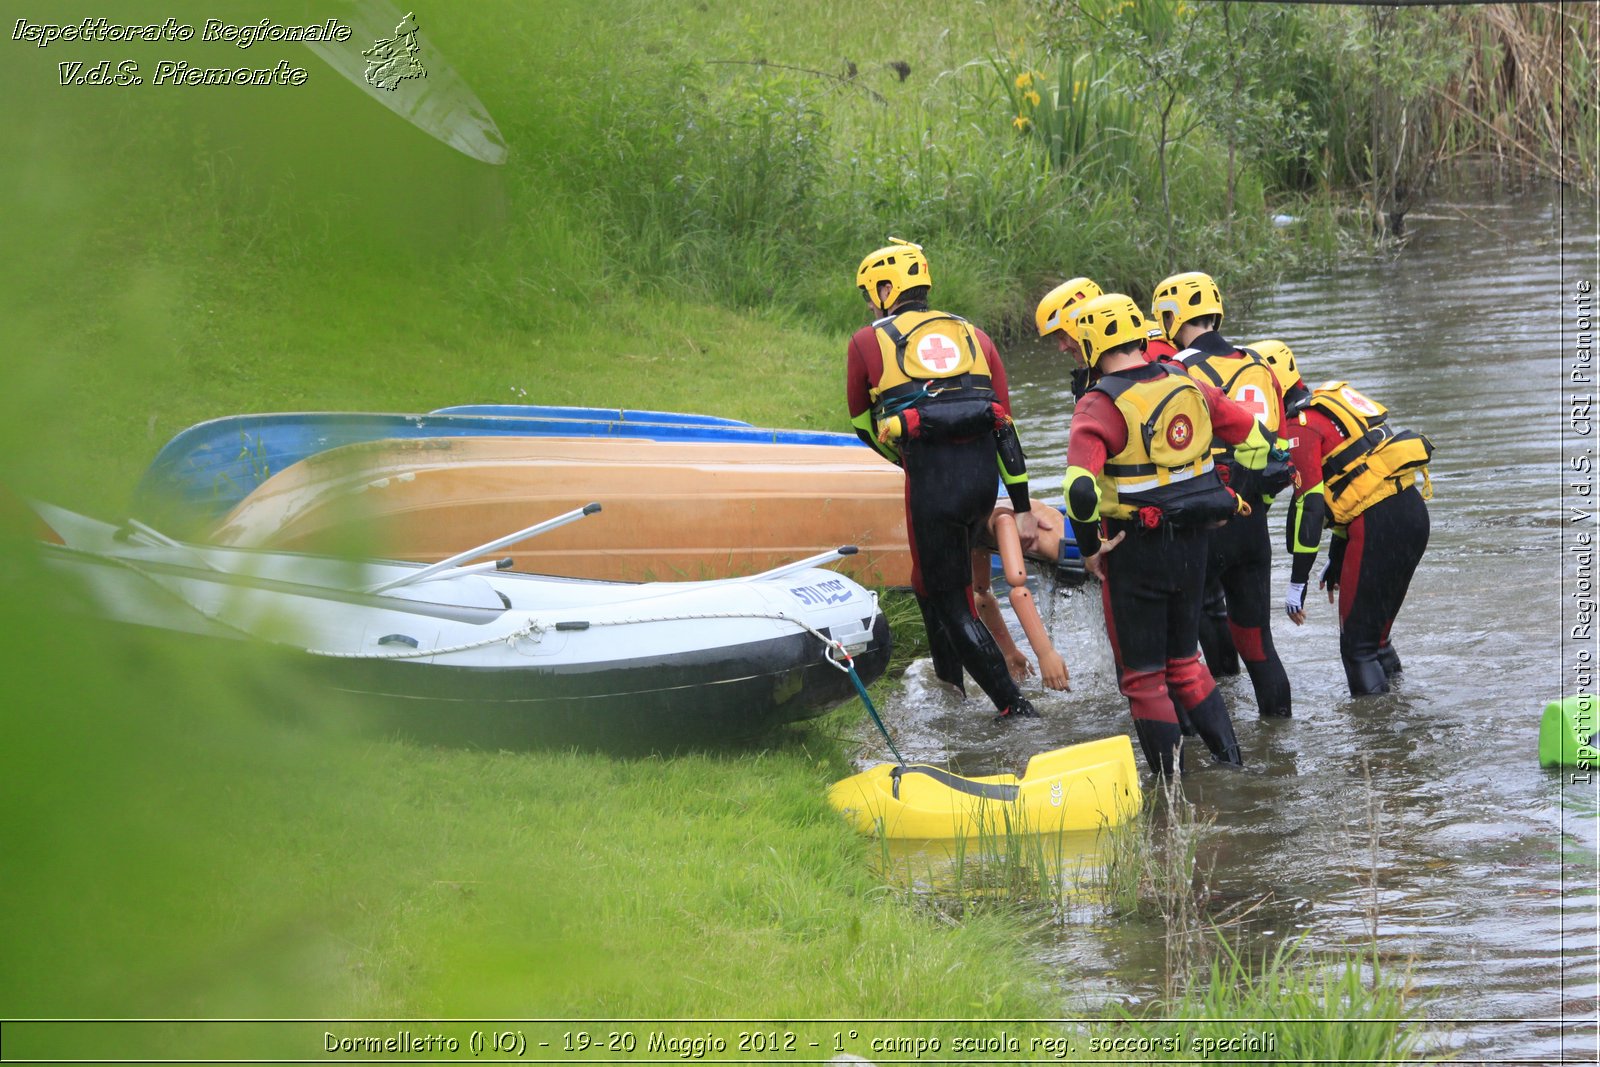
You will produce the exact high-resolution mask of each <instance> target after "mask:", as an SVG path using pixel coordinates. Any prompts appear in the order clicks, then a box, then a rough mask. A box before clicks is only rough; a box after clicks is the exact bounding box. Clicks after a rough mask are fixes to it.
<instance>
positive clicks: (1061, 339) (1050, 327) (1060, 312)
mask: <svg viewBox="0 0 1600 1067" xmlns="http://www.w3.org/2000/svg"><path fill="white" fill-rule="evenodd" d="M1099 295H1101V289H1100V286H1099V285H1097V284H1095V282H1094V280H1093V279H1090V278H1073V279H1072V280H1070V281H1065V282H1062V283H1061V284H1060V285H1058V286H1056V287H1055V288H1054V289H1052V290H1050V291H1049V292H1048V293H1046V294H1044V299H1042V300H1040V301H1039V306H1038V307H1037V308H1035V309H1034V312H1033V321H1034V324H1035V325H1036V326H1038V327H1039V336H1040V337H1049V336H1050V335H1051V334H1055V336H1056V346H1057V347H1058V348H1060V349H1061V351H1063V352H1065V353H1067V354H1068V355H1070V356H1071V357H1072V359H1073V362H1074V364H1076V366H1075V367H1074V369H1073V371H1072V397H1073V399H1074V400H1076V399H1077V398H1078V397H1080V396H1082V395H1083V393H1084V390H1086V389H1088V388H1089V368H1088V367H1086V366H1084V364H1083V351H1082V350H1081V349H1079V348H1078V339H1077V338H1076V337H1074V336H1073V334H1072V320H1073V319H1075V318H1076V317H1077V314H1078V309H1079V308H1081V307H1082V306H1083V304H1084V302H1085V301H1087V300H1093V299H1094V298H1095V297H1097V296H1099Z"/></svg>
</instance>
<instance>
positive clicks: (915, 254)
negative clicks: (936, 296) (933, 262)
mask: <svg viewBox="0 0 1600 1067" xmlns="http://www.w3.org/2000/svg"><path fill="white" fill-rule="evenodd" d="M889 240H890V241H892V242H894V243H893V244H890V245H886V246H885V247H883V248H880V249H878V250H877V251H876V252H873V253H871V254H870V255H868V256H867V258H866V259H863V260H862V261H861V266H859V267H857V268H856V287H857V288H859V289H860V290H861V295H862V296H864V297H866V299H867V303H869V304H871V305H872V306H873V307H875V308H877V309H878V310H879V311H882V312H886V313H887V312H888V310H889V309H890V308H892V307H894V305H895V301H897V300H899V299H900V294H902V293H904V292H905V291H906V290H907V289H915V288H916V287H917V286H919V285H932V284H933V275H932V274H931V273H930V272H929V270H928V257H927V256H925V255H923V254H922V246H921V245H915V244H912V243H911V242H910V241H902V240H901V239H900V238H898V237H891V238H889ZM879 282H888V283H889V296H888V299H887V300H884V301H882V302H880V301H879V300H878V283H879Z"/></svg>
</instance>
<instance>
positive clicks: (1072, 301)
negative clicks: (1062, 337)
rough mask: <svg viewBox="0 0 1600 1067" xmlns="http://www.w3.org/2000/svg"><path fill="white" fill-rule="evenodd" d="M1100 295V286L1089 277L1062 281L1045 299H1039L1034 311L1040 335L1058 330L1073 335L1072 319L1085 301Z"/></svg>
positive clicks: (1046, 335) (1047, 334)
mask: <svg viewBox="0 0 1600 1067" xmlns="http://www.w3.org/2000/svg"><path fill="white" fill-rule="evenodd" d="M1100 295H1101V291H1100V287H1099V286H1098V285H1096V284H1095V283H1094V282H1092V281H1090V280H1089V279H1088V278H1074V279H1072V280H1071V281H1070V282H1062V283H1061V284H1060V285H1058V286H1056V287H1055V288H1054V289H1052V290H1050V291H1049V292H1048V293H1046V294H1044V299H1043V300H1041V301H1039V307H1038V310H1036V311H1035V312H1034V313H1033V321H1034V322H1035V323H1036V324H1037V325H1038V327H1039V336H1040V337H1049V336H1050V335H1051V334H1053V333H1055V332H1056V331H1057V330H1065V331H1066V332H1067V336H1068V337H1072V336H1073V333H1072V320H1073V319H1075V318H1077V317H1078V311H1079V309H1080V308H1081V307H1082V305H1083V302H1084V301H1085V300H1093V299H1094V298H1095V297H1097V296H1100ZM1074 339H1076V338H1074Z"/></svg>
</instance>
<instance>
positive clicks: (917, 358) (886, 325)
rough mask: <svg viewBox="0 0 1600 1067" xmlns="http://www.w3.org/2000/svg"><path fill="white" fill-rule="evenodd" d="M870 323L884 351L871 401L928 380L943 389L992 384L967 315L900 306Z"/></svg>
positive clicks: (915, 389)
mask: <svg viewBox="0 0 1600 1067" xmlns="http://www.w3.org/2000/svg"><path fill="white" fill-rule="evenodd" d="M872 327H873V332H874V333H875V334H876V335H877V338H878V351H879V353H880V354H881V355H882V357H883V372H882V374H880V375H879V377H878V380H877V382H875V383H874V384H873V387H872V391H871V394H870V395H871V398H872V401H873V403H874V404H878V403H879V402H880V401H890V400H893V399H895V398H898V397H904V396H907V395H911V394H918V393H923V392H924V389H923V386H924V385H925V384H926V383H929V382H940V383H942V384H944V385H945V387H946V389H991V388H992V386H991V385H990V370H989V360H988V358H987V357H986V356H985V355H984V354H983V346H982V345H981V344H979V343H978V331H977V330H975V329H973V326H972V323H970V322H968V321H967V320H966V319H963V318H960V317H959V316H956V315H950V314H947V313H945V312H943V311H904V312H901V313H900V314H898V315H889V316H886V317H885V318H881V319H879V320H878V321H877V322H874V323H873V324H872ZM930 391H934V392H943V391H944V390H939V389H936V390H930Z"/></svg>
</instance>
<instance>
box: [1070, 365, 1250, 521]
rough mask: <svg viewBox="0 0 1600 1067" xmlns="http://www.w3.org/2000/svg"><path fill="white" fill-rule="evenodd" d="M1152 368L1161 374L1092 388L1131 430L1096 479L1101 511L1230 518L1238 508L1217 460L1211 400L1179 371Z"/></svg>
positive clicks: (1108, 379)
mask: <svg viewBox="0 0 1600 1067" xmlns="http://www.w3.org/2000/svg"><path fill="white" fill-rule="evenodd" d="M1150 366H1152V367H1156V368H1158V369H1159V370H1160V371H1161V373H1160V374H1159V375H1157V376H1155V377H1151V378H1145V379H1143V380H1134V379H1130V378H1125V377H1122V376H1121V375H1116V374H1110V375H1106V376H1105V377H1103V378H1101V379H1100V381H1099V382H1097V383H1096V384H1095V385H1094V387H1093V390H1092V391H1098V392H1102V393H1104V394H1106V395H1107V396H1108V397H1110V398H1111V400H1112V402H1113V403H1115V404H1116V405H1117V411H1118V413H1119V414H1121V415H1122V418H1123V421H1124V422H1125V423H1127V427H1128V443H1127V444H1126V445H1124V446H1123V448H1122V451H1120V452H1118V453H1117V454H1116V455H1115V456H1112V457H1110V458H1109V459H1107V460H1106V464H1105V467H1104V468H1103V469H1102V470H1101V472H1100V474H1099V475H1098V476H1097V477H1096V479H1095V480H1096V481H1097V482H1098V483H1099V486H1100V514H1101V515H1103V516H1105V517H1106V518H1110V519H1127V518H1130V517H1132V516H1133V514H1134V513H1135V512H1137V511H1138V510H1139V509H1140V508H1142V507H1156V508H1159V509H1160V510H1161V511H1162V513H1163V516H1164V521H1167V522H1172V523H1176V524H1179V525H1182V524H1190V523H1202V522H1211V521H1215V520H1217V519H1223V518H1226V517H1228V516H1229V515H1231V514H1233V511H1234V508H1235V506H1236V505H1235V503H1234V497H1233V494H1232V493H1230V492H1228V490H1227V487H1226V486H1224V485H1223V484H1222V479H1221V478H1220V477H1218V475H1217V472H1216V468H1215V466H1214V465H1213V463H1212V460H1211V412H1210V410H1209V409H1207V407H1206V399H1205V395H1204V394H1202V393H1201V392H1200V387H1199V386H1197V385H1195V383H1194V380H1193V379H1192V378H1190V377H1189V376H1188V375H1187V374H1185V373H1184V372H1183V371H1182V370H1180V369H1178V368H1177V367H1175V366H1173V365H1171V364H1167V363H1153V364H1150Z"/></svg>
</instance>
